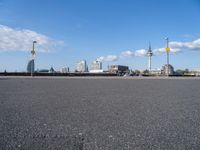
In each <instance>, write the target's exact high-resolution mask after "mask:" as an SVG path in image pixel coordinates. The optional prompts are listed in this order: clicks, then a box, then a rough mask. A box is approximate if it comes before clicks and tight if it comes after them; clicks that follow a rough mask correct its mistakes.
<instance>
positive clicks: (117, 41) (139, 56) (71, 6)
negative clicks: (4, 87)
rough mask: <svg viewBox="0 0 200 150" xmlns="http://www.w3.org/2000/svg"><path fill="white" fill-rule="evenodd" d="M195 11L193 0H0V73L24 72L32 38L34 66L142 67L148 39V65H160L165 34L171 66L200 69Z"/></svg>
mask: <svg viewBox="0 0 200 150" xmlns="http://www.w3.org/2000/svg"><path fill="white" fill-rule="evenodd" d="M34 10H35V11H34ZM199 14H200V3H199V2H198V1H197V0H191V1H187V0H185V1H181V0H176V1H172V0H169V1H166V2H158V1H157V2H149V1H146V0H142V1H140V2H133V1H129V0H127V1H126V2H123V1H117V2H116V1H109V2H107V1H91V0H86V1H84V2H83V1H76V2H74V1H70V0H69V1H62V0H60V1H58V2H57V1H52V2H51V3H49V2H48V1H46V0H44V1H42V2H40V1H37V0H36V2H35V3H34V4H29V3H28V2H27V1H25V0H21V1H14V2H13V1H9V0H8V1H6V0H0V71H4V70H5V69H6V70H8V71H15V70H17V71H25V70H26V65H27V63H28V61H29V59H30V51H31V48H32V41H34V40H36V41H38V43H37V44H36V53H37V55H36V59H35V61H36V64H35V68H36V69H37V68H39V69H43V68H50V67H51V66H53V67H54V68H55V69H56V70H60V68H62V67H63V66H66V65H67V66H69V67H70V70H75V68H76V64H77V62H79V61H80V60H87V62H88V64H91V62H92V61H94V60H100V61H102V62H103V68H104V69H105V68H107V66H108V65H111V64H119V65H126V66H129V67H130V69H133V70H134V69H143V70H145V69H148V60H147V57H146V53H147V51H148V46H149V45H148V44H149V42H151V47H152V51H153V53H154V54H155V56H153V57H152V69H156V68H161V67H162V66H163V65H164V64H166V53H165V49H164V48H165V46H166V45H165V37H169V39H170V43H169V45H170V47H171V49H172V52H171V54H170V64H172V65H173V66H174V68H175V69H185V68H189V69H200V59H199V56H198V55H199V54H200V31H199V30H198V27H199V25H200V20H199V19H198V15H199ZM10 60H12V61H10Z"/></svg>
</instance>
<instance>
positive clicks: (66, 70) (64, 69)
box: [61, 67, 69, 73]
mask: <svg viewBox="0 0 200 150" xmlns="http://www.w3.org/2000/svg"><path fill="white" fill-rule="evenodd" d="M61 72H62V73H68V72H69V67H63V68H61Z"/></svg>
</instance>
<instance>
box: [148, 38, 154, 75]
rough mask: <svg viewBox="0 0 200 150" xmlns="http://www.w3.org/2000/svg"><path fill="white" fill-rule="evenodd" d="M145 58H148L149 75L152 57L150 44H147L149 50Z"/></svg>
mask: <svg viewBox="0 0 200 150" xmlns="http://www.w3.org/2000/svg"><path fill="white" fill-rule="evenodd" d="M147 56H148V70H149V73H151V57H152V56H153V51H152V49H151V42H149V49H148V51H147Z"/></svg>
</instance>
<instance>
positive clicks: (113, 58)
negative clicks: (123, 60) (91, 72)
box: [97, 55, 118, 62]
mask: <svg viewBox="0 0 200 150" xmlns="http://www.w3.org/2000/svg"><path fill="white" fill-rule="evenodd" d="M97 60H98V61H101V62H105V61H117V60H118V57H117V56H116V55H108V56H101V57H99V58H97Z"/></svg>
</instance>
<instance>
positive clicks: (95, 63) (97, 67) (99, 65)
mask: <svg viewBox="0 0 200 150" xmlns="http://www.w3.org/2000/svg"><path fill="white" fill-rule="evenodd" d="M91 70H102V62H100V61H98V60H95V61H93V62H92V64H91Z"/></svg>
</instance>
